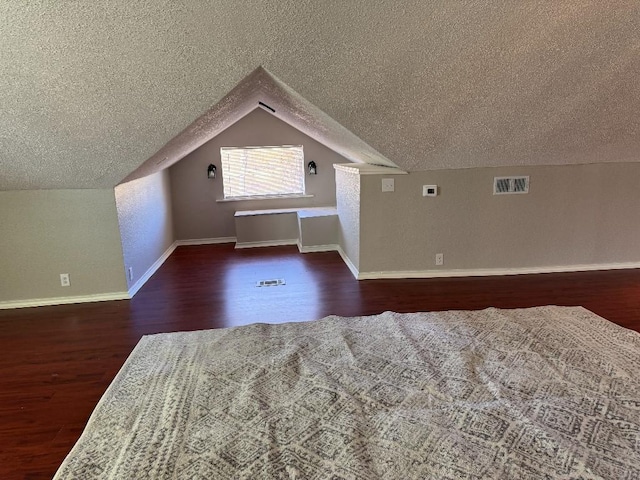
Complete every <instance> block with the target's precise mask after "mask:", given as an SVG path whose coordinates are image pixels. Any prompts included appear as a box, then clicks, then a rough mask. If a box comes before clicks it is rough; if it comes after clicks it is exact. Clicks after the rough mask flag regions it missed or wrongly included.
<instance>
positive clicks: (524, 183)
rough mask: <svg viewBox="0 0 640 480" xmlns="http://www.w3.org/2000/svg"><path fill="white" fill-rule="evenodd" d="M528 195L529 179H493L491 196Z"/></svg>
mask: <svg viewBox="0 0 640 480" xmlns="http://www.w3.org/2000/svg"><path fill="white" fill-rule="evenodd" d="M511 193H529V177H493V194H494V195H505V194H511Z"/></svg>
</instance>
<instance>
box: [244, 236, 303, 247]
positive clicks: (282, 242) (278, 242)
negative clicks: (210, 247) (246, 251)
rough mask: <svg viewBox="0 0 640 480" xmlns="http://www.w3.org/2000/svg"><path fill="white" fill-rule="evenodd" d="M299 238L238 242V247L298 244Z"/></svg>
mask: <svg viewBox="0 0 640 480" xmlns="http://www.w3.org/2000/svg"><path fill="white" fill-rule="evenodd" d="M297 244H298V239H297V238H293V239H289V240H267V241H264V242H244V243H238V242H236V248H258V247H281V246H284V245H297Z"/></svg>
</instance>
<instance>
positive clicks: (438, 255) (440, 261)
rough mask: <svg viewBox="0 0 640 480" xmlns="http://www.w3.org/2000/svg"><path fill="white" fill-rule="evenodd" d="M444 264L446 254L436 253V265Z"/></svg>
mask: <svg viewBox="0 0 640 480" xmlns="http://www.w3.org/2000/svg"><path fill="white" fill-rule="evenodd" d="M443 264H444V253H436V265H443Z"/></svg>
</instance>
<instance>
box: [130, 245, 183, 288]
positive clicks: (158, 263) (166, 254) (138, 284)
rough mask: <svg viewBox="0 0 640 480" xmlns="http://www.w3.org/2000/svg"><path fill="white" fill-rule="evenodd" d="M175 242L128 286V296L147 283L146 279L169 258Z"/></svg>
mask: <svg viewBox="0 0 640 480" xmlns="http://www.w3.org/2000/svg"><path fill="white" fill-rule="evenodd" d="M177 246H178V245H177V242H173V243H172V244H171V245H170V246H169V248H167V250H166V251H165V252H164V253H163V254H162V255H160V258H159V259H157V260H156V261H155V262H153V265H151V266H150V267H149V268H148V269H147V271H146V272H144V274H143V275H142V276H141V277H140V278H139V279H138V281H137V282H136V283H134V284H133V285H131V286H130V287H129V297H130V298H133V296H134V295H135V294H136V293H138V290H140V289H141V288H142V286H143V285H144V284H145V283H147V281H148V280H149V279H150V278H151V275H153V274H154V273H156V271H157V270H158V269H159V268H160V267H161V266H162V264H163V263H164V262H165V261H166V260H167V258H169V256H170V255H171V254H172V253H173V251H174V250H175V249H176V247H177Z"/></svg>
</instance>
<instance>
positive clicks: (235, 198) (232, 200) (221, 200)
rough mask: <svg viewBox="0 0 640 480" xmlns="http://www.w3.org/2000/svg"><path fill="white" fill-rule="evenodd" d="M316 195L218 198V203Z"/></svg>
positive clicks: (311, 196)
mask: <svg viewBox="0 0 640 480" xmlns="http://www.w3.org/2000/svg"><path fill="white" fill-rule="evenodd" d="M314 196H315V195H312V194H306V193H305V194H304V195H298V194H293V195H261V196H252V197H231V198H218V199H217V200H216V202H218V203H224V202H252V201H255V200H277V199H279V198H280V199H287V198H313V197H314Z"/></svg>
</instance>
